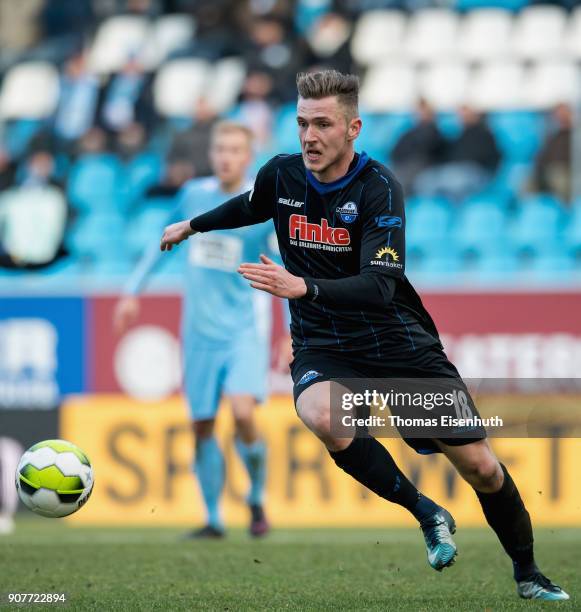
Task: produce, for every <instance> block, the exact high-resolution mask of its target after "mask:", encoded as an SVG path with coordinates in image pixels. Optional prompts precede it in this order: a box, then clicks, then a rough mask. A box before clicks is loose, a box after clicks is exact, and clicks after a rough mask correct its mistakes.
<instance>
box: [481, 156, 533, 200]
mask: <svg viewBox="0 0 581 612" xmlns="http://www.w3.org/2000/svg"><path fill="white" fill-rule="evenodd" d="M532 168H533V164H532V163H525V162H515V161H511V160H508V159H505V160H503V161H502V162H501V164H500V167H499V168H498V170H497V171H496V174H495V176H494V178H493V179H492V181H491V182H490V183H489V184H488V185H487V186H486V188H485V189H484V191H483V192H482V194H481V195H486V196H487V197H496V198H500V199H502V200H505V201H508V200H510V199H512V198H514V197H516V196H517V195H518V194H519V193H521V192H522V190H523V188H524V185H525V182H526V180H527V179H528V178H529V176H530V175H531V173H532Z"/></svg>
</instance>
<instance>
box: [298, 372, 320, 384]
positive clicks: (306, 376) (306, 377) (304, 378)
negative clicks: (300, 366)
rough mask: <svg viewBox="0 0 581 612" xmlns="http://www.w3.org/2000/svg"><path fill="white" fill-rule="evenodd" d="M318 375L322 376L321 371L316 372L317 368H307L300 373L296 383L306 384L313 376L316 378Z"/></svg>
mask: <svg viewBox="0 0 581 612" xmlns="http://www.w3.org/2000/svg"><path fill="white" fill-rule="evenodd" d="M319 376H323V375H322V374H321V372H317V370H309V371H308V372H305V373H304V374H303V375H302V377H301V379H300V380H299V383H298V384H299V385H306V384H307V383H308V382H309V381H311V380H313V378H318V377H319Z"/></svg>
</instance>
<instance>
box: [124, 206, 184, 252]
mask: <svg viewBox="0 0 581 612" xmlns="http://www.w3.org/2000/svg"><path fill="white" fill-rule="evenodd" d="M172 207H173V202H167V203H166V206H158V205H153V203H151V205H145V207H144V208H143V210H141V211H140V212H139V213H138V214H137V215H136V216H135V217H134V218H132V219H131V232H130V234H129V235H128V237H127V244H128V247H129V250H130V252H131V254H132V255H133V256H135V257H140V256H141V255H142V254H143V252H144V250H145V249H147V247H148V245H149V246H151V245H152V244H154V245H155V244H157V243H158V242H159V237H160V236H161V232H162V230H163V228H164V227H165V226H166V225H167V224H168V219H169V216H170V214H171V211H172Z"/></svg>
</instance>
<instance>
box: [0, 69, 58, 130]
mask: <svg viewBox="0 0 581 612" xmlns="http://www.w3.org/2000/svg"><path fill="white" fill-rule="evenodd" d="M58 97H59V77H58V72H57V70H56V68H55V67H54V66H53V65H52V64H48V63H45V62H24V63H22V64H17V65H16V66H14V67H13V68H11V69H10V70H9V71H8V72H7V73H6V75H5V77H4V79H3V81H2V89H1V90H0V119H1V120H4V121H6V120H8V119H43V118H47V117H49V116H50V115H52V113H53V112H54V111H55V109H56V106H57V104H58Z"/></svg>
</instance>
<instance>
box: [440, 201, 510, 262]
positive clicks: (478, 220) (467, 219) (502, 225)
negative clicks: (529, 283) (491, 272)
mask: <svg viewBox="0 0 581 612" xmlns="http://www.w3.org/2000/svg"><path fill="white" fill-rule="evenodd" d="M506 227H507V212H506V207H505V205H504V204H503V203H502V202H499V201H498V200H495V199H493V198H486V197H476V198H472V199H471V200H469V201H468V202H466V203H465V204H464V205H463V206H462V207H461V208H460V210H459V212H458V215H457V217H456V219H455V223H454V231H453V233H452V235H453V237H454V242H455V244H456V246H457V247H458V250H459V251H460V253H461V254H462V255H467V254H472V253H473V254H476V255H478V256H480V257H482V256H486V255H487V254H488V253H497V252H499V251H501V250H502V249H503V247H504V246H505V243H506V240H507V235H506Z"/></svg>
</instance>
